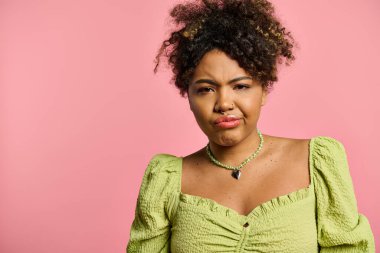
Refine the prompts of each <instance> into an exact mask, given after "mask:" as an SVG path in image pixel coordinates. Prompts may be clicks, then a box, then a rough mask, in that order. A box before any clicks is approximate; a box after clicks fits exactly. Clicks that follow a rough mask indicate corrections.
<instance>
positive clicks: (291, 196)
mask: <svg viewBox="0 0 380 253" xmlns="http://www.w3.org/2000/svg"><path fill="white" fill-rule="evenodd" d="M316 138H318V137H313V138H311V139H310V140H309V144H308V150H309V155H308V157H309V158H308V166H309V175H310V183H309V185H308V186H307V187H304V188H301V189H298V190H295V191H292V192H290V193H287V194H283V195H280V196H276V197H274V198H272V199H270V200H268V201H265V202H263V203H260V204H259V205H257V206H256V207H254V208H253V209H252V210H251V211H250V212H249V213H248V214H241V213H239V212H238V211H236V210H235V209H233V208H230V207H227V206H225V205H223V204H221V203H219V202H217V201H216V200H213V199H211V198H207V197H201V196H198V195H192V194H187V193H184V192H182V169H183V157H182V156H180V157H178V159H179V162H180V165H179V168H180V169H179V171H180V173H179V195H180V197H181V199H182V200H183V199H185V200H188V201H190V202H192V203H198V202H199V201H203V202H207V203H208V204H209V205H213V206H217V207H218V208H221V209H223V210H224V211H226V212H232V213H233V214H235V215H236V216H238V217H239V218H243V219H249V218H251V217H252V216H255V215H258V214H257V213H258V212H259V210H263V209H267V208H268V207H269V206H270V205H277V204H279V203H283V204H284V203H285V202H287V203H288V201H286V200H290V202H289V203H294V202H297V201H300V200H302V199H305V198H306V197H308V196H309V195H310V191H311V188H312V187H313V174H312V173H313V170H312V166H313V163H312V153H313V143H314V140H315V139H316ZM280 205H282V204H280Z"/></svg>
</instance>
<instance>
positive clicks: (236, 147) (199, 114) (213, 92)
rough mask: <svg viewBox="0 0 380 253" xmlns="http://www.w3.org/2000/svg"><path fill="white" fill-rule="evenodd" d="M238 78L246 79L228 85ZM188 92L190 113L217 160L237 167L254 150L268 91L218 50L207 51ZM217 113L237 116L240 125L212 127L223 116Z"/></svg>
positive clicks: (258, 140)
mask: <svg viewBox="0 0 380 253" xmlns="http://www.w3.org/2000/svg"><path fill="white" fill-rule="evenodd" d="M239 77H246V78H244V79H241V80H239V81H233V82H230V81H231V80H233V79H236V78H239ZM203 79H207V80H210V82H208V81H207V82H206V81H202V80H203ZM211 81H212V82H214V83H216V84H212V83H211ZM219 85H220V86H219ZM188 91H189V92H188V95H189V96H188V97H189V104H190V108H191V111H192V112H193V114H194V117H195V119H196V121H197V123H198V125H199V127H200V128H201V129H202V131H203V132H204V133H205V134H206V136H207V137H208V139H209V142H210V148H211V150H212V152H213V154H214V155H215V156H216V157H218V158H219V160H220V161H223V162H225V163H226V164H230V165H234V166H237V165H239V164H240V163H241V161H243V160H244V159H246V158H247V157H248V156H250V155H251V154H252V150H256V148H257V147H258V145H259V143H260V139H259V136H258V134H257V122H258V120H259V117H260V112H261V107H262V106H263V105H265V102H266V99H267V94H268V92H267V90H265V89H264V88H263V87H262V85H261V84H260V83H259V82H258V81H257V80H255V79H254V78H253V77H252V76H251V75H250V74H248V73H247V72H246V71H245V70H244V69H243V68H241V67H240V66H239V64H238V63H237V61H235V60H233V59H231V58H230V57H228V56H227V55H226V54H225V53H224V52H222V51H220V50H217V49H214V50H212V51H209V52H208V53H206V54H205V55H204V57H203V58H202V59H201V61H200V62H199V64H198V65H197V67H196V69H195V73H194V75H193V77H192V80H191V82H190V86H189V90H188ZM219 110H221V111H223V112H225V114H234V115H236V116H238V117H240V118H241V119H240V125H239V126H237V127H235V128H229V129H223V128H220V127H218V126H216V125H215V124H214V121H215V120H216V119H217V118H218V117H219V116H222V115H223V114H222V113H221V112H220V111H219Z"/></svg>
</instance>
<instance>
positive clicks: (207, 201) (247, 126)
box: [127, 0, 375, 253]
mask: <svg viewBox="0 0 380 253" xmlns="http://www.w3.org/2000/svg"><path fill="white" fill-rule="evenodd" d="M171 16H172V17H173V18H174V21H175V22H176V24H182V25H183V26H182V27H181V28H179V29H178V30H176V31H174V32H172V34H171V37H170V38H169V39H168V40H166V41H164V43H163V45H162V47H161V49H160V51H159V54H158V55H157V65H156V68H157V66H158V65H159V59H160V57H161V56H162V54H163V53H164V52H165V53H166V54H165V55H166V56H168V61H169V64H170V65H171V66H172V68H173V72H174V76H173V81H174V83H175V85H176V87H177V88H178V89H179V91H180V94H181V95H182V96H184V95H186V96H187V97H188V100H189V105H190V108H191V110H192V112H193V114H194V116H195V119H196V121H197V123H198V125H199V127H200V128H201V130H202V131H203V132H204V133H205V134H206V135H207V137H208V139H209V143H208V144H207V145H206V146H205V147H204V148H202V149H200V150H199V151H197V152H195V153H193V154H190V155H188V156H185V157H177V156H175V155H171V154H156V155H154V156H153V157H152V159H151V160H150V162H149V164H148V166H147V168H146V171H145V174H144V177H143V181H142V184H141V188H140V192H139V196H138V200H137V205H136V210H135V219H134V221H133V223H132V227H131V232H130V240H129V242H128V245H127V252H131V253H132V252H308V253H311V252H375V246H374V239H373V234H372V231H371V227H370V224H369V222H368V220H367V218H366V217H365V216H364V215H362V214H359V213H358V210H357V203H356V198H355V195H354V189H353V185H352V180H351V177H350V173H349V167H348V163H347V158H346V153H345V149H344V146H343V144H342V143H341V142H340V141H338V140H336V139H334V138H331V137H327V136H318V137H314V138H311V139H292V138H284V137H275V136H270V135H266V134H262V133H261V131H260V130H259V129H258V128H257V123H258V120H259V116H260V111H261V107H262V106H263V105H264V104H265V102H266V98H267V95H268V93H269V92H270V90H271V88H272V85H273V83H274V82H275V81H277V71H276V70H277V64H279V63H281V62H282V61H283V60H285V61H286V64H290V62H291V61H293V60H294V56H293V53H292V48H293V45H294V43H295V42H294V40H293V38H292V36H291V34H290V33H289V32H288V31H287V30H286V29H285V28H284V27H283V26H282V25H281V24H280V23H279V21H278V20H277V19H276V18H275V16H274V10H273V6H272V5H271V4H270V3H269V2H267V1H265V0H257V1H236V0H235V1H228V0H224V1H206V0H203V1H201V2H199V1H197V2H193V3H191V2H190V3H186V4H178V5H176V6H175V7H174V8H173V9H172V11H171ZM155 70H156V69H155Z"/></svg>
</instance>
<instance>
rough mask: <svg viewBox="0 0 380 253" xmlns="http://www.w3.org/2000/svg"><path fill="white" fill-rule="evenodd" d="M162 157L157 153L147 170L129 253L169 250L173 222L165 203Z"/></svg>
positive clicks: (166, 197) (133, 224) (128, 246)
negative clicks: (171, 223) (168, 215)
mask: <svg viewBox="0 0 380 253" xmlns="http://www.w3.org/2000/svg"><path fill="white" fill-rule="evenodd" d="M162 164H163V156H161V155H160V154H156V155H154V156H153V158H152V159H151V160H150V161H149V164H148V166H147V168H146V170H145V172H144V176H143V179H142V183H141V186H140V190H139V195H138V198H137V204H136V208H135V218H134V220H133V222H132V225H131V230H130V238H129V242H128V244H127V249H126V250H127V253H134V252H150V253H155V252H170V231H171V230H170V222H169V219H168V217H167V215H166V211H165V205H166V202H167V199H168V187H167V182H166V180H165V177H164V176H163V175H164V174H165V173H161V172H162V167H163V166H162Z"/></svg>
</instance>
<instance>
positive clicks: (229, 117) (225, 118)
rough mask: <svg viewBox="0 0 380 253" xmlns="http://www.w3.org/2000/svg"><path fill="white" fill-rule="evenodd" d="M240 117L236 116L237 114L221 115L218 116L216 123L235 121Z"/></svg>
mask: <svg viewBox="0 0 380 253" xmlns="http://www.w3.org/2000/svg"><path fill="white" fill-rule="evenodd" d="M239 119H240V118H239V117H238V116H235V115H227V116H221V117H219V118H217V119H216V120H215V121H214V123H215V124H218V123H220V122H229V121H234V120H239Z"/></svg>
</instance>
